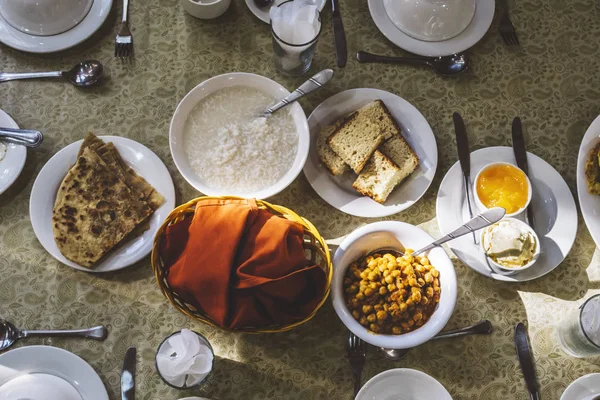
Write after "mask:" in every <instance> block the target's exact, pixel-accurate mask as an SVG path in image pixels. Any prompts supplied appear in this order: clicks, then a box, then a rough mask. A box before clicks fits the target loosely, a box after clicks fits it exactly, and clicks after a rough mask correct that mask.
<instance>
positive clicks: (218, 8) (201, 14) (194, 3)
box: [181, 0, 231, 19]
mask: <svg viewBox="0 0 600 400" xmlns="http://www.w3.org/2000/svg"><path fill="white" fill-rule="evenodd" d="M230 4H231V0H181V5H182V6H183V8H184V9H185V11H187V12H188V13H190V14H192V15H193V16H194V17H196V18H201V19H212V18H217V17H218V16H220V15H221V14H223V13H224V12H225V11H227V9H228V8H229V5H230Z"/></svg>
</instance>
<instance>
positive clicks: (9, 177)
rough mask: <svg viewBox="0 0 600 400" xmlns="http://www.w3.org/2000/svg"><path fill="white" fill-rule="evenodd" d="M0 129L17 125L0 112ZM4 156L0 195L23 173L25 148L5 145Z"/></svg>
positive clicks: (0, 167)
mask: <svg viewBox="0 0 600 400" xmlns="http://www.w3.org/2000/svg"><path fill="white" fill-rule="evenodd" d="M0 128H15V129H18V128H19V125H17V123H16V122H15V120H13V119H12V118H11V117H10V116H9V115H8V114H7V113H5V112H4V111H2V110H0ZM5 144H6V154H5V156H4V159H3V160H2V161H0V194H2V193H4V192H5V191H6V189H8V188H9V187H10V185H12V184H13V183H15V181H16V180H17V178H18V177H19V175H20V174H21V171H23V167H24V166H25V160H26V159H27V148H26V147H25V146H21V145H19V144H13V143H5Z"/></svg>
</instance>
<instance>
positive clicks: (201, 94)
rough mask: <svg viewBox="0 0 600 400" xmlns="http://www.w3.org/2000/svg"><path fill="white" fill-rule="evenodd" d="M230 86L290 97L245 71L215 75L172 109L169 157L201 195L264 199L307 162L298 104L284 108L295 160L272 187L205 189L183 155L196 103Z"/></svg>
mask: <svg viewBox="0 0 600 400" xmlns="http://www.w3.org/2000/svg"><path fill="white" fill-rule="evenodd" d="M232 86H249V87H253V88H256V89H260V90H262V91H263V92H266V93H269V94H270V95H272V96H273V97H274V98H276V99H282V98H284V97H285V96H287V95H288V94H290V92H289V91H288V90H287V89H286V88H284V87H283V86H281V85H280V84H279V83H277V82H275V81H273V80H271V79H269V78H266V77H264V76H261V75H256V74H250V73H245V72H232V73H228V74H223V75H218V76H215V77H213V78H210V79H208V80H206V81H204V82H202V83H201V84H199V85H198V86H196V87H195V88H193V89H192V90H191V91H190V92H189V93H188V94H187V95H186V96H185V97H184V98H183V100H181V102H180V103H179V105H178V106H177V109H176V110H175V113H174V114H173V119H172V120H171V127H170V129H169V145H170V148H171V155H172V157H173V161H174V162H175V166H177V169H178V170H179V172H180V173H181V175H183V177H184V178H185V180H186V181H187V182H188V183H189V184H190V185H192V186H193V187H194V188H195V189H196V190H198V191H200V192H202V193H204V194H205V195H208V196H225V195H236V196H239V197H246V198H257V199H266V198H269V197H271V196H274V195H276V194H277V193H279V192H281V191H282V190H283V189H285V188H286V187H288V186H289V185H290V184H291V183H292V182H293V181H294V179H296V177H297V176H298V174H300V171H302V168H303V167H304V163H305V162H306V158H307V157H308V150H309V147H310V131H309V128H308V121H307V119H306V115H305V114H304V111H303V110H302V107H301V106H300V104H298V103H297V102H296V103H294V104H291V105H289V106H288V107H287V109H289V110H290V113H291V115H292V118H293V119H294V124H295V126H296V132H297V133H298V149H297V151H296V157H295V158H294V161H293V163H292V166H291V167H290V169H289V170H288V171H287V172H286V173H285V174H284V175H283V176H282V177H281V178H280V179H279V180H278V181H277V182H276V183H275V184H274V185H272V186H270V187H268V188H265V189H262V190H259V191H256V192H249V193H228V192H225V191H222V190H219V189H215V188H212V187H210V186H207V185H206V184H204V183H203V182H202V179H201V178H200V177H199V176H198V175H196V173H195V172H194V171H193V170H192V168H191V166H190V163H189V160H188V157H187V155H186V153H185V149H184V140H183V131H184V127H185V123H186V121H187V119H188V116H189V114H190V112H191V111H192V109H193V108H194V107H195V106H196V104H198V102H200V101H201V100H202V99H203V98H205V97H206V96H208V95H209V94H211V93H214V92H215V91H217V90H220V89H223V88H226V87H232ZM274 103H275V101H274Z"/></svg>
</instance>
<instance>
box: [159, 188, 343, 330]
mask: <svg viewBox="0 0 600 400" xmlns="http://www.w3.org/2000/svg"><path fill="white" fill-rule="evenodd" d="M219 199H221V200H242V198H241V197H234V196H223V197H198V198H196V199H194V200H192V201H190V202H188V203H186V204H183V205H181V206H179V207H177V208H175V209H174V210H173V211H172V212H171V213H170V214H169V216H168V217H167V219H166V220H165V222H164V223H163V225H162V226H161V227H160V229H159V230H158V232H157V234H156V237H155V238H154V247H153V249H152V269H153V270H154V275H155V276H156V281H157V282H158V286H159V287H160V290H161V291H162V293H163V294H164V295H165V296H166V298H167V299H169V301H170V302H171V303H172V304H173V305H174V306H175V308H177V309H178V310H179V311H181V312H182V313H184V314H185V315H187V316H189V317H191V318H193V319H195V320H196V321H200V322H204V323H207V324H209V325H212V326H215V327H219V328H221V329H225V330H231V329H227V328H223V327H221V326H218V325H216V324H215V323H214V322H213V321H212V320H210V319H209V317H208V316H207V315H205V314H204V313H203V312H202V311H201V310H197V309H196V308H195V307H194V306H192V305H191V304H189V303H186V302H185V301H184V300H183V299H181V298H180V297H179V296H178V295H177V293H175V292H174V291H173V290H172V289H171V288H170V287H169V282H168V281H167V270H166V269H165V266H164V263H163V260H162V259H161V257H160V254H159V252H158V244H159V243H160V241H161V240H162V237H163V235H164V234H165V230H166V229H167V227H168V226H169V225H172V224H174V223H176V222H179V221H181V220H183V219H185V218H186V217H187V216H190V215H191V214H194V211H195V207H196V203H198V202H200V201H203V200H219ZM256 204H257V206H258V208H259V209H264V210H269V211H270V212H272V213H273V214H274V215H277V216H280V217H283V218H286V219H289V220H290V221H294V222H297V223H298V224H300V225H302V227H303V228H304V252H305V254H306V258H307V259H308V260H310V261H311V262H312V263H315V264H317V265H319V266H320V267H321V268H322V269H323V270H324V271H325V274H326V279H327V281H326V285H325V292H324V293H323V298H322V299H321V301H320V302H319V304H318V305H317V306H316V307H315V309H314V310H313V311H312V312H311V313H310V315H308V316H307V317H306V318H305V319H304V320H302V321H298V322H295V323H293V324H289V325H284V326H271V327H268V328H260V329H252V328H247V329H238V330H235V331H237V332H247V333H272V332H285V331H288V330H290V329H292V328H294V327H296V326H298V325H302V324H303V323H305V322H306V321H308V320H310V319H311V318H312V317H314V315H315V314H316V313H317V311H318V310H319V308H321V306H322V305H323V303H325V300H326V299H327V296H328V295H329V289H330V287H331V278H332V275H333V268H332V265H331V256H330V254H329V248H328V247H327V243H325V240H324V239H323V238H322V237H321V235H320V234H319V232H318V231H317V229H316V228H315V227H314V225H313V224H311V223H310V222H309V221H308V220H306V219H304V218H302V217H301V216H299V215H298V214H296V213H295V212H293V211H292V210H289V209H287V208H285V207H282V206H277V205H273V204H270V203H267V202H266V201H263V200H258V199H257V200H256Z"/></svg>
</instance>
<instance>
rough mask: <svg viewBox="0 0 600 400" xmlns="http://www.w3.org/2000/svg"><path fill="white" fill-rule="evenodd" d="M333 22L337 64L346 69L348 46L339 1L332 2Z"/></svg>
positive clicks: (333, 0) (332, 0)
mask: <svg viewBox="0 0 600 400" xmlns="http://www.w3.org/2000/svg"><path fill="white" fill-rule="evenodd" d="M331 22H332V23H333V39H334V41H335V62H336V64H337V66H338V67H340V68H344V67H345V66H346V61H347V59H348V46H347V44H346V33H345V32H344V24H343V23H342V15H341V14H340V1H339V0H331Z"/></svg>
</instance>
